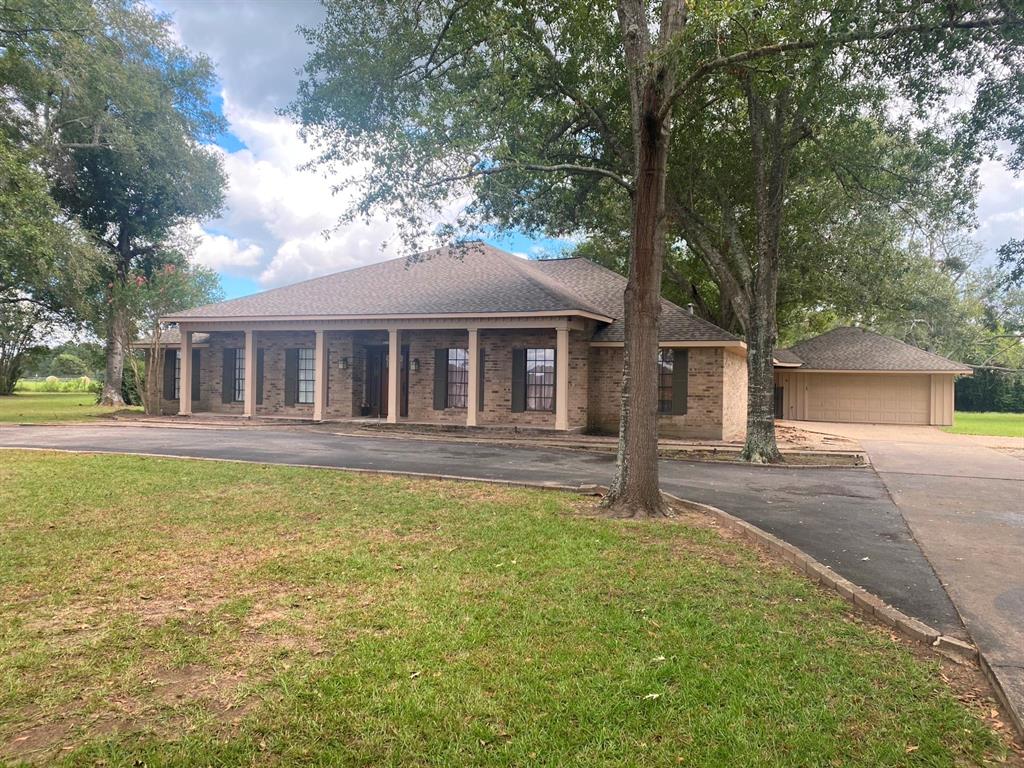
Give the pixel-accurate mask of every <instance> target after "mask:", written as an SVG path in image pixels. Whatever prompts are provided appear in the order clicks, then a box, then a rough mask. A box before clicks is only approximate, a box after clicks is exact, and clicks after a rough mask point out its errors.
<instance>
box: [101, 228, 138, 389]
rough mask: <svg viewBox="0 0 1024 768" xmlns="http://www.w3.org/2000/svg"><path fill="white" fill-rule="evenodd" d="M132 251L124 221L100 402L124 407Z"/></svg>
mask: <svg viewBox="0 0 1024 768" xmlns="http://www.w3.org/2000/svg"><path fill="white" fill-rule="evenodd" d="M131 261H132V252H131V240H130V235H129V233H128V225H127V223H125V222H123V221H122V222H121V225H120V230H119V232H118V235H117V251H116V253H115V255H114V277H113V280H112V281H111V283H110V297H109V298H110V303H109V305H108V306H109V311H110V316H109V317H108V318H107V370H106V375H105V376H104V380H103V392H102V393H101V394H100V405H115V406H122V405H124V404H125V402H124V397H123V396H122V395H121V384H122V383H123V381H124V355H125V344H126V343H130V339H129V338H128V311H127V308H126V307H125V306H124V301H123V295H122V294H123V292H124V286H125V284H126V282H127V280H128V272H129V270H130V269H131Z"/></svg>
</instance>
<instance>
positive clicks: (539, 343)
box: [402, 329, 588, 428]
mask: <svg viewBox="0 0 1024 768" xmlns="http://www.w3.org/2000/svg"><path fill="white" fill-rule="evenodd" d="M479 339H480V350H481V351H482V353H483V356H484V388H483V399H484V407H483V409H482V410H481V411H480V413H479V414H478V416H477V423H478V424H480V425H486V424H492V425H499V424H500V425H504V424H514V425H519V426H531V427H551V428H554V426H555V414H554V413H553V412H536V411H524V412H522V413H513V412H512V350H513V349H514V348H522V347H541V348H543V347H547V348H552V349H554V348H555V345H556V334H555V331H554V329H552V330H531V331H516V330H481V331H480V332H479ZM402 343H403V344H407V345H408V346H409V359H410V360H412V359H418V360H419V362H420V370H419V372H418V373H413V372H411V371H410V373H409V420H410V421H427V422H436V423H439V424H465V423H466V411H465V409H464V408H446V409H445V410H443V411H435V410H434V350H435V349H448V348H462V349H465V348H466V346H467V345H468V343H469V334H468V333H467V332H466V331H406V332H404V333H403V334H402ZM587 350H588V342H587V339H586V337H585V335H584V334H583V333H580V332H576V331H573V332H570V333H569V413H568V416H569V426H570V427H583V426H585V425H586V423H587V364H588V357H587Z"/></svg>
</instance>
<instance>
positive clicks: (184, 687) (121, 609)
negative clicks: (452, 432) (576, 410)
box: [0, 452, 1005, 767]
mask: <svg viewBox="0 0 1024 768" xmlns="http://www.w3.org/2000/svg"><path fill="white" fill-rule="evenodd" d="M0 510H3V512H2V513H0V548H2V549H0V553H2V557H0V594H3V595H4V599H3V600H2V601H0V762H2V760H3V758H4V757H6V758H7V759H10V760H16V759H20V758H31V759H33V760H36V761H40V762H43V761H45V762H47V763H48V764H49V763H53V764H68V765H94V764H101V765H104V766H132V765H147V766H164V765H178V766H196V765H217V766H236V765H237V766H241V765H245V766H251V765H261V766H262V765H268V766H269V765H273V766H294V765H310V766H312V765H317V766H320V765H374V766H382V765H389V766H399V765H401V766H428V765H429V766H469V765H486V766H512V765H516V766H637V765H651V766H662V765H687V766H734V765H735V766H746V765H750V766H754V765H756V766H830V765H862V766H872V767H874V766H915V765H921V766H944V765H950V766H952V765H975V764H981V763H983V762H984V761H985V760H986V759H996V760H998V759H1000V758H1001V757H1003V756H1004V755H1005V746H1004V744H1003V742H1002V741H1001V740H1000V739H999V738H998V737H997V736H995V735H994V734H993V732H992V731H990V730H989V729H988V727H987V726H986V724H985V723H984V722H983V721H982V720H981V719H980V718H981V717H982V716H983V714H984V713H987V712H988V706H989V705H988V704H987V703H984V702H979V701H977V700H972V701H974V703H973V704H971V705H970V706H968V705H965V704H962V703H960V701H959V700H958V699H957V697H955V696H954V695H953V693H952V692H951V689H950V688H948V687H947V685H946V683H945V682H944V681H943V679H942V677H941V669H940V665H939V663H938V662H937V661H935V660H934V659H931V658H930V657H927V658H928V659H929V660H921V659H920V658H917V657H915V655H914V654H913V653H911V652H910V650H909V649H908V646H906V645H904V644H903V643H901V642H897V641H894V639H893V638H892V637H891V636H890V635H889V634H888V633H887V632H885V631H883V630H881V629H879V628H877V627H874V626H872V625H866V624H864V623H863V622H861V621H860V620H859V619H857V618H856V617H853V616H851V615H850V614H849V613H848V611H847V606H846V604H844V603H843V602H841V601H840V600H839V599H838V598H836V597H835V596H832V595H830V594H827V593H825V592H822V591H819V590H818V589H817V588H816V587H814V586H812V585H811V583H810V582H808V581H807V580H805V579H804V578H802V577H800V576H798V575H796V574H794V573H792V572H791V571H789V570H787V569H785V568H783V567H781V566H778V565H774V564H771V563H767V562H765V561H764V560H763V559H761V558H760V557H759V556H758V555H757V554H756V553H754V552H753V551H752V550H750V549H747V548H746V547H745V546H743V545H742V544H740V543H738V542H736V541H733V540H727V539H724V538H722V536H721V535H720V534H719V532H718V531H717V529H715V528H712V527H709V525H708V523H707V521H706V519H705V518H703V517H698V516H693V517H686V518H681V519H679V520H677V521H671V522H666V521H655V522H635V521H617V520H608V519H603V518H600V517H596V516H593V515H592V514H590V513H591V512H592V511H593V502H592V501H590V500H588V499H584V498H580V497H575V496H570V495H563V494H559V493H555V492H541V491H530V490H520V489H508V488H502V487H495V486H485V485H477V484H456V483H442V482H435V481H423V480H414V479H399V478H386V477H376V476H368V475H353V474H345V473H339V472H332V471H326V470H310V469H300V468H284V467H265V466H256V465H242V464H231V463H216V462H201V461H179V460H172V459H148V458H138V457H112V456H73V455H67V454H40V453H27V452H3V453H0ZM919 653H920V655H921V656H922V657H925V656H926V655H925V653H924V651H923V650H922V651H920V652H919Z"/></svg>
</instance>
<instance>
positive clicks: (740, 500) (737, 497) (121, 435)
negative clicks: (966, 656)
mask: <svg viewBox="0 0 1024 768" xmlns="http://www.w3.org/2000/svg"><path fill="white" fill-rule="evenodd" d="M0 447H24V448H54V449H62V450H80V451H104V452H114V453H144V454H155V455H165V456H185V457H195V458H219V459H235V460H244V461H257V462H267V463H274V464H308V465H314V466H323V467H336V468H352V469H373V470H382V471H401V472H419V473H426V474H446V475H458V476H464V477H478V478H485V479H498V480H510V481H527V482H533V483H552V484H569V485H583V484H592V483H600V484H607V483H608V482H609V481H610V480H611V476H612V471H613V461H614V459H613V457H612V456H610V455H606V454H592V453H584V452H579V451H559V450H552V449H546V450H539V449H533V448H523V447H505V446H501V445H495V444H493V443H488V444H480V443H472V442H462V441H460V442H445V441H430V440H408V439H402V438H399V437H376V436H373V437H364V436H351V435H336V434H331V433H329V432H326V431H324V430H323V429H303V428H277V427H241V428H215V429H181V428H174V427H139V426H119V425H109V426H108V425H95V424H90V425H74V426H51V427H46V426H35V427H20V426H2V427H0ZM0 460H2V454H0ZM661 471H662V484H663V487H664V488H665V490H667V491H669V492H671V493H674V494H677V495H679V496H683V497H685V498H689V499H693V500H695V501H700V502H704V503H707V504H713V505H715V506H717V507H719V508H722V509H725V510H726V511H728V512H731V513H732V514H734V515H736V516H738V517H741V518H743V519H745V520H748V521H749V522H751V523H754V524H755V525H757V526H759V527H761V528H763V529H764V530H767V531H769V532H771V533H773V534H775V535H776V536H778V537H780V538H782V539H783V540H785V541H788V542H790V543H792V544H794V545H795V546H797V547H800V548H801V549H803V550H804V551H806V552H808V553H809V554H811V555H812V556H813V557H815V558H817V559H818V560H819V561H821V562H822V563H824V564H825V565H828V566H830V567H831V568H832V569H833V570H835V571H836V572H838V573H840V574H841V575H843V576H844V577H846V578H847V579H849V580H850V581H852V582H854V583H855V584H859V585H860V586H862V587H864V588H865V589H867V590H869V591H871V592H874V593H875V594H877V595H878V596H879V597H881V598H883V599H884V600H886V601H887V602H889V603H891V604H892V605H894V606H896V607H898V608H899V609H900V610H902V611H904V612H905V613H907V614H909V615H911V616H915V617H917V618H919V619H921V620H922V621H924V622H926V623H928V624H930V625H932V626H934V627H936V628H938V629H940V630H942V631H943V632H944V633H946V634H953V635H960V636H964V631H963V625H962V624H961V622H960V618H959V615H958V614H957V612H956V609H955V608H954V607H953V604H952V603H951V602H950V600H949V597H948V596H947V594H946V592H945V590H943V588H942V585H941V584H940V583H939V580H938V578H937V577H936V575H935V572H934V571H933V570H932V567H931V565H930V564H929V563H928V561H927V560H926V558H925V557H924V556H923V554H922V552H921V550H920V548H919V547H918V545H917V543H916V542H915V541H914V539H913V537H912V536H911V534H910V531H909V529H908V528H907V525H906V523H905V522H904V520H903V518H902V516H901V515H900V513H899V510H897V508H896V507H895V505H894V504H893V502H892V500H891V499H890V497H889V494H888V492H887V491H886V488H885V486H884V485H883V484H882V482H881V481H880V480H879V478H878V476H877V475H876V474H875V473H874V472H873V471H872V470H871V469H868V468H860V469H856V468H849V469H827V468H786V467H749V466H742V465H735V464H725V463H718V464H716V463H696V462H682V461H666V462H663V464H662V467H661ZM0 514H2V513H0Z"/></svg>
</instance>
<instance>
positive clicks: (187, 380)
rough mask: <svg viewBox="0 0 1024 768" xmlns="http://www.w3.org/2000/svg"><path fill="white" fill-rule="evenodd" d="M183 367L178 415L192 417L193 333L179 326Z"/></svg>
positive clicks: (179, 384)
mask: <svg viewBox="0 0 1024 768" xmlns="http://www.w3.org/2000/svg"><path fill="white" fill-rule="evenodd" d="M179 330H180V332H181V350H180V351H179V354H180V355H181V366H180V367H179V369H178V371H179V378H178V415H179V416H191V415H192V331H190V330H188V329H187V328H184V327H181V326H179Z"/></svg>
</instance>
